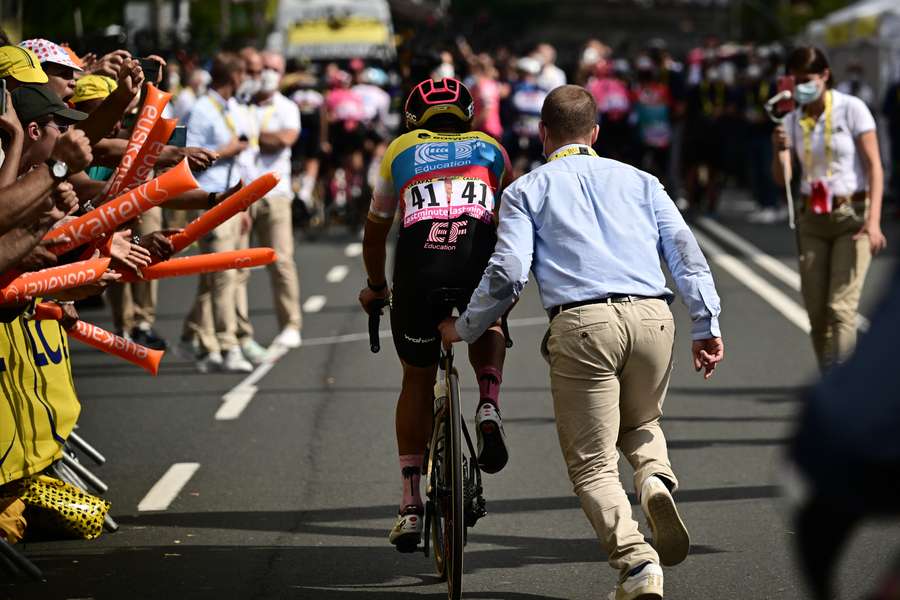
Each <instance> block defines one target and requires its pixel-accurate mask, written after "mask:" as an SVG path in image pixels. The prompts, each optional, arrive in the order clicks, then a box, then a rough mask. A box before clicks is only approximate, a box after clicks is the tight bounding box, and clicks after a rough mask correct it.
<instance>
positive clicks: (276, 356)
mask: <svg viewBox="0 0 900 600" xmlns="http://www.w3.org/2000/svg"><path fill="white" fill-rule="evenodd" d="M287 352H288V349H287V348H283V347H281V346H270V347H269V352H268V355H267V356H266V359H265V361H263V362H262V363H261V364H260V365H259V366H258V367H256V368H255V369H254V370H253V372H252V373H250V374H249V375H247V377H245V378H244V379H243V381H241V382H240V383H239V384H237V385H236V386H234V387H233V388H231V390H230V391H228V392H227V393H226V394H225V395H224V396H222V401H223V402H222V405H221V406H220V407H219V410H217V411H216V420H217V421H233V420H235V419H237V418H238V417H240V416H241V413H243V412H244V409H245V408H247V405H248V404H250V401H251V400H253V397H254V396H255V395H256V392H257V391H258V390H259V388H257V387H256V384H257V383H258V382H259V380H260V379H262V378H263V377H265V376H266V374H268V372H269V371H271V370H272V367H274V366H275V363H277V362H278V361H279V360H280V359H281V357H282V356H284V355H285V354H287Z"/></svg>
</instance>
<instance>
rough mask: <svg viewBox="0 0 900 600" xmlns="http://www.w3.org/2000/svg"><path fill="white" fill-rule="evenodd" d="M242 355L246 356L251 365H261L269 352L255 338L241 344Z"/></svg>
mask: <svg viewBox="0 0 900 600" xmlns="http://www.w3.org/2000/svg"><path fill="white" fill-rule="evenodd" d="M241 354H243V355H244V358H246V359H247V360H248V361H249V362H250V364H252V365H259V364H262V362H263V361H264V360H266V357H267V356H268V355H269V351H268V350H267V349H265V348H263V347H262V346H261V345H260V344H259V342H257V341H256V340H254V339H253V338H249V339H247V340H244V341H243V342H241Z"/></svg>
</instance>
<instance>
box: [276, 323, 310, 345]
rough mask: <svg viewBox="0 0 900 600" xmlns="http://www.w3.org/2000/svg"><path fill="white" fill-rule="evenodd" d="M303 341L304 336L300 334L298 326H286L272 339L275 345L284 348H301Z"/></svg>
mask: <svg viewBox="0 0 900 600" xmlns="http://www.w3.org/2000/svg"><path fill="white" fill-rule="evenodd" d="M302 343H303V337H302V336H301V335H300V330H299V329H297V328H296V327H285V328H284V329H282V330H281V333H279V334H278V335H277V336H275V339H274V340H272V344H273V345H275V346H281V347H283V348H299V347H300V344H302Z"/></svg>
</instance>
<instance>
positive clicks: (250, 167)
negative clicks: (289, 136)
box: [241, 92, 300, 198]
mask: <svg viewBox="0 0 900 600" xmlns="http://www.w3.org/2000/svg"><path fill="white" fill-rule="evenodd" d="M246 111H247V116H248V127H249V128H250V142H251V144H253V146H252V147H251V148H248V149H247V152H246V154H247V155H246V157H242V161H241V162H242V164H243V166H244V174H245V177H246V178H247V182H249V181H252V180H253V179H256V178H257V177H259V176H260V175H262V174H263V173H268V172H269V171H275V172H276V173H278V175H279V176H280V177H281V180H280V181H279V182H278V185H276V186H275V188H274V189H273V190H272V191H271V192H269V194H268V195H270V196H271V195H276V196H286V197H288V198H290V197H291V196H292V195H293V193H292V192H291V149H290V148H289V147H288V148H282V149H281V150H279V151H278V152H272V153H267V152H263V151H261V150H260V148H259V134H260V133H261V132H264V131H282V130H284V129H293V130H296V131H298V132H299V131H300V109H299V108H298V107H297V105H296V104H295V103H294V102H293V101H291V100H289V99H287V98H285V97H284V96H283V95H282V94H280V93H278V92H275V95H273V96H272V97H271V98H269V99H268V100H267V101H265V102H262V103H260V104H251V105H249V106H247V107H246ZM244 158H246V162H245V161H244V160H243V159H244Z"/></svg>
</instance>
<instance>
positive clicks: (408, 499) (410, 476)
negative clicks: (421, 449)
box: [400, 454, 425, 510]
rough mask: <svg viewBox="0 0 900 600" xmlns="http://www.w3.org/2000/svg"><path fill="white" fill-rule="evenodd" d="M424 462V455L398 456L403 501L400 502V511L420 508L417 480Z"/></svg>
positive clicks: (420, 499)
mask: <svg viewBox="0 0 900 600" xmlns="http://www.w3.org/2000/svg"><path fill="white" fill-rule="evenodd" d="M424 461H425V455H424V454H401V455H400V474H401V476H402V477H403V500H401V502H400V510H403V509H404V508H406V507H407V506H419V507H421V506H422V496H421V495H420V493H419V480H420V479H421V477H422V463H423V462H424Z"/></svg>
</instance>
